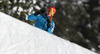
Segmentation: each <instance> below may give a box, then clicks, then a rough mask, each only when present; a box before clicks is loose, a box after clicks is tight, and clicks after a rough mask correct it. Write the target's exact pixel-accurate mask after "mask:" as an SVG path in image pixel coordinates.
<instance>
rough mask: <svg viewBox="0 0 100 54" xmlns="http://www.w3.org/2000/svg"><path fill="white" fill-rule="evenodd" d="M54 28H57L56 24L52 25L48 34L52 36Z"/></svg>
mask: <svg viewBox="0 0 100 54" xmlns="http://www.w3.org/2000/svg"><path fill="white" fill-rule="evenodd" d="M54 28H55V23H54V22H53V23H52V24H51V27H50V28H49V29H48V32H49V33H51V34H52V33H53V31H54Z"/></svg>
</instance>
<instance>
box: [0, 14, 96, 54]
mask: <svg viewBox="0 0 100 54" xmlns="http://www.w3.org/2000/svg"><path fill="white" fill-rule="evenodd" d="M0 54H96V53H94V52H92V51H90V50H88V49H85V48H83V47H81V46H78V45H77V44H74V43H71V42H69V41H67V40H64V39H62V38H59V37H57V36H55V35H53V34H49V33H47V32H46V31H42V30H40V29H38V28H35V27H33V26H31V25H29V24H27V23H25V22H21V21H19V20H17V19H15V18H13V17H10V16H8V15H6V14H4V13H1V12H0Z"/></svg>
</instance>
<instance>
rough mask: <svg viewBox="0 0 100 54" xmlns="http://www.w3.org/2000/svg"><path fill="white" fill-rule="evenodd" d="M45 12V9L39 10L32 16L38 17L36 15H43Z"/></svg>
mask: <svg viewBox="0 0 100 54" xmlns="http://www.w3.org/2000/svg"><path fill="white" fill-rule="evenodd" d="M45 12H46V11H45V9H41V10H39V11H37V12H35V14H34V15H35V16H36V15H38V14H42V13H45Z"/></svg>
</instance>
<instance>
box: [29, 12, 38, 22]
mask: <svg viewBox="0 0 100 54" xmlns="http://www.w3.org/2000/svg"><path fill="white" fill-rule="evenodd" d="M28 20H30V21H31V20H37V17H36V16H35V15H34V13H33V14H31V15H29V16H28Z"/></svg>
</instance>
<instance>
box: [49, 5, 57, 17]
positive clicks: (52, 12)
mask: <svg viewBox="0 0 100 54" xmlns="http://www.w3.org/2000/svg"><path fill="white" fill-rule="evenodd" d="M48 12H50V13H51V15H52V16H54V14H55V13H56V8H55V7H50V8H49V9H48Z"/></svg>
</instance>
